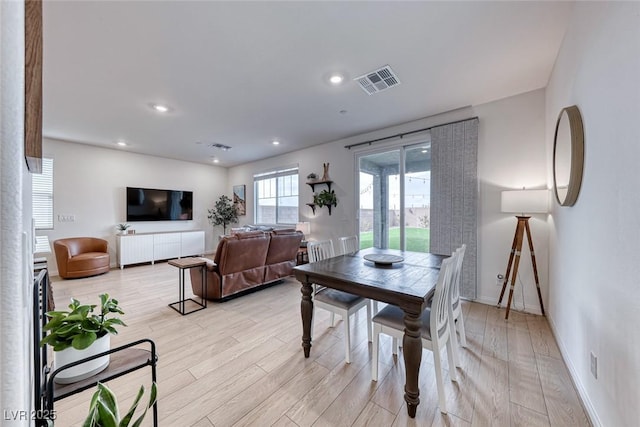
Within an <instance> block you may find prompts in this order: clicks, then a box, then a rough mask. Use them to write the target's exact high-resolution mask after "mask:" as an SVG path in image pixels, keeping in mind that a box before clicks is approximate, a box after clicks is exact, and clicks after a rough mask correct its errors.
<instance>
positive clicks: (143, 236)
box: [116, 230, 204, 269]
mask: <svg viewBox="0 0 640 427" xmlns="http://www.w3.org/2000/svg"><path fill="white" fill-rule="evenodd" d="M116 246H117V256H118V265H119V266H120V269H123V268H124V266H125V265H129V264H139V263H142V262H150V263H151V264H153V263H154V262H155V261H159V260H165V259H172V258H182V257H187V256H194V255H202V254H203V253H204V231H203V230H188V231H166V232H158V233H136V234H123V235H118V236H116Z"/></svg>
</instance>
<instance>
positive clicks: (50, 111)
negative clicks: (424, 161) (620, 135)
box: [43, 1, 572, 166]
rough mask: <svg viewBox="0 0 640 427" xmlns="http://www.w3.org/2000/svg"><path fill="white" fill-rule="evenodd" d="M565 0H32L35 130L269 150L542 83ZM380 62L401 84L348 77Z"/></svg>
mask: <svg viewBox="0 0 640 427" xmlns="http://www.w3.org/2000/svg"><path fill="white" fill-rule="evenodd" d="M571 8H572V4H571V3H567V2H479V1H474V2H398V1H391V2H270V1H261V2H203V1H201V2H185V1H171V2H168V1H153V2H151V1H145V2H124V1H123V2H117V1H106V2H97V1H91V2H77V1H74V2H66V1H46V2H45V3H44V82H43V84H44V123H43V133H44V135H45V136H47V137H51V138H59V139H64V140H69V141H76V142H82V143H86V144H92V145H98V146H103V147H109V148H117V146H116V145H115V142H116V141H117V140H118V139H124V140H126V141H127V142H128V143H129V144H130V145H129V147H126V148H124V150H128V151H132V152H137V153H146V154H153V155H158V156H162V157H168V158H175V159H182V160H189V161H195V162H202V163H211V157H212V156H217V157H218V158H219V159H220V163H219V164H220V165H221V166H232V165H236V164H240V163H245V162H249V161H253V160H256V159H260V158H265V157H271V156H275V155H279V154H282V153H285V152H289V151H293V150H296V149H300V148H304V147H309V146H312V145H316V144H320V143H324V142H329V141H335V140H338V139H341V138H345V137H348V136H352V135H357V134H360V133H364V132H368V131H372V130H376V129H380V128H384V127H387V126H390V125H395V124H399V123H403V122H407V121H411V120H415V119H419V118H423V117H427V116H430V115H433V114H437V113H441V112H444V111H448V110H452V109H456V108H460V107H464V106H468V105H477V104H481V103H485V102H488V101H492V100H495V99H500V98H504V97H507V96H511V95H515V94H518V93H523V92H527V91H530V90H534V89H538V88H541V87H545V86H546V84H547V80H548V78H549V75H550V73H551V69H552V67H553V63H554V60H555V57H556V55H557V52H558V50H559V47H560V43H561V41H562V37H563V35H564V32H565V28H566V25H567V22H568V19H569V14H570V11H571ZM387 64H388V65H390V66H391V67H392V68H393V70H394V71H395V72H396V73H397V75H398V77H399V79H400V81H401V82H402V84H400V85H399V86H396V87H394V88H391V89H389V90H387V91H384V92H380V93H378V94H375V95H372V96H369V95H367V94H366V93H365V92H364V91H363V90H362V89H360V87H359V86H358V85H357V84H356V82H354V81H352V79H353V78H355V77H357V76H359V75H362V74H365V73H367V72H369V71H373V70H375V69H377V68H379V67H381V66H384V65H387ZM334 71H339V72H342V73H343V74H345V75H346V76H347V81H346V83H345V84H343V85H341V86H338V87H334V86H331V85H330V84H329V83H328V82H327V81H326V77H327V76H328V74H329V73H331V72H334ZM151 103H166V104H168V105H169V106H171V107H172V111H171V112H169V113H167V114H159V113H156V112H154V111H152V110H151V109H150V108H149V104H151ZM341 110H347V113H346V114H341V113H340V111H341ZM275 138H277V139H279V140H280V141H281V144H280V145H279V146H273V145H272V144H271V141H272V140H273V139H275ZM197 142H200V144H197ZM210 143H221V144H225V145H229V146H231V147H233V148H232V149H231V150H229V151H220V150H215V149H213V148H210V147H208V146H207V144H210ZM117 149H119V148H117Z"/></svg>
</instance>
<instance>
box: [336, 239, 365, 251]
mask: <svg viewBox="0 0 640 427" xmlns="http://www.w3.org/2000/svg"><path fill="white" fill-rule="evenodd" d="M338 241H339V242H340V248H341V249H342V253H343V254H352V253H355V252H358V251H359V250H360V245H359V244H358V236H345V237H340V238H338Z"/></svg>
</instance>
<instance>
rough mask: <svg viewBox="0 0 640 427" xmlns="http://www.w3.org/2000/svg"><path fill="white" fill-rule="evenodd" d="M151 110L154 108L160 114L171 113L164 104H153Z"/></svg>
mask: <svg viewBox="0 0 640 427" xmlns="http://www.w3.org/2000/svg"><path fill="white" fill-rule="evenodd" d="M151 108H153V109H154V110H155V111H157V112H158V113H167V112H169V107H167V106H166V105H162V104H151Z"/></svg>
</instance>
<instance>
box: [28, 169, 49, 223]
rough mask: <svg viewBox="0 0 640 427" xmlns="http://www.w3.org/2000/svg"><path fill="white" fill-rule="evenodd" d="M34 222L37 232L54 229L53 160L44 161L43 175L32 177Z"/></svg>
mask: <svg viewBox="0 0 640 427" xmlns="http://www.w3.org/2000/svg"><path fill="white" fill-rule="evenodd" d="M31 177H32V181H31V183H32V184H31V185H32V188H31V192H32V195H31V197H32V209H33V222H34V225H35V228H36V230H47V229H48V230H51V229H53V159H47V158H43V159H42V173H41V174H33V175H31Z"/></svg>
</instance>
